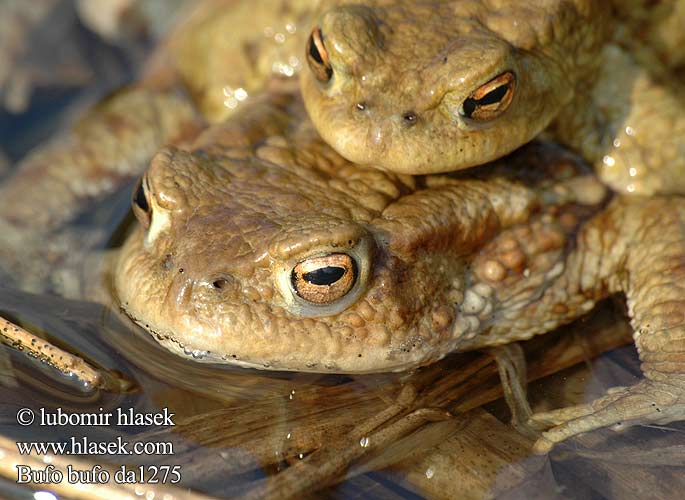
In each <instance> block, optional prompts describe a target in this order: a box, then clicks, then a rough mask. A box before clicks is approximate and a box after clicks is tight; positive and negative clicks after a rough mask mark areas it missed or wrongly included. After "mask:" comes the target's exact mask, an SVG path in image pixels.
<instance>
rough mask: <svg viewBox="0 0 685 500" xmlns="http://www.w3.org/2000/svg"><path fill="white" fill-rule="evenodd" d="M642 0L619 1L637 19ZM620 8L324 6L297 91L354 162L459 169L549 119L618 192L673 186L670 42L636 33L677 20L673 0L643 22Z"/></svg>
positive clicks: (679, 169)
mask: <svg viewBox="0 0 685 500" xmlns="http://www.w3.org/2000/svg"><path fill="white" fill-rule="evenodd" d="M624 3H625V2H624ZM641 3H643V2H631V4H630V5H631V6H632V8H634V10H635V16H636V17H638V16H639V15H640V12H642V13H644V11H643V10H639V7H641ZM629 10H630V7H628V6H626V5H623V4H621V3H620V2H618V3H617V6H615V7H614V6H612V4H611V2H606V1H597V0H556V1H549V2H543V3H542V4H540V3H537V4H535V6H534V7H533V6H531V5H529V4H526V3H524V2H520V1H516V0H511V1H488V0H445V1H430V2H421V3H416V2H413V1H410V0H394V1H391V2H387V1H375V0H369V1H365V2H362V3H361V4H358V3H354V2H338V5H336V6H334V7H331V6H330V4H326V6H325V10H324V12H323V13H322V14H321V15H319V16H318V21H317V24H316V27H315V28H314V30H313V32H312V34H311V37H310V40H309V42H308V46H307V47H308V48H307V63H308V71H307V70H305V71H303V73H302V77H301V86H302V93H303V96H304V98H305V102H306V104H307V109H308V112H309V114H310V116H311V119H312V120H313V122H314V124H315V126H316V128H317V130H318V131H319V132H320V133H321V135H322V136H323V137H324V139H325V140H326V141H327V142H328V143H329V144H331V146H333V147H334V148H335V149H336V150H337V151H338V152H339V153H340V154H342V155H343V156H344V157H346V158H347V159H349V160H350V161H353V162H355V163H358V164H363V165H370V166H374V167H377V168H381V169H384V170H388V171H392V172H398V173H406V174H427V173H438V172H448V171H453V170H460V169H464V168H468V167H472V166H474V165H480V164H483V163H485V162H487V161H490V160H493V159H496V158H499V157H501V156H503V155H505V154H507V153H509V152H511V151H513V150H514V149H516V148H518V147H520V146H521V145H522V144H524V143H526V142H528V141H530V140H531V139H532V138H533V137H535V136H537V135H538V134H540V133H541V132H542V131H543V130H547V131H548V132H549V133H551V134H552V135H553V136H554V137H555V138H556V139H558V140H559V141H561V142H563V143H564V144H566V145H568V146H569V147H571V148H572V149H575V150H576V151H578V152H580V153H581V154H582V155H583V156H584V157H585V158H587V159H588V160H589V161H590V162H591V163H593V164H594V166H595V169H596V171H597V173H598V175H599V177H600V178H601V179H602V180H603V181H604V182H605V183H607V184H608V185H609V186H611V187H612V188H613V189H614V190H616V191H617V192H620V193H623V194H645V195H650V194H655V193H683V192H685V155H683V151H685V101H684V100H683V98H682V95H683V88H682V85H683V83H682V81H681V80H678V79H677V78H676V77H675V76H674V75H672V74H671V73H670V72H669V69H668V65H669V64H671V65H677V64H679V63H680V59H678V58H677V57H674V56H675V55H676V54H680V52H681V49H680V48H678V46H677V45H672V46H671V48H670V49H668V48H667V47H668V45H667V44H666V43H665V42H664V43H662V44H661V45H660V44H659V43H657V42H654V43H653V45H652V46H648V45H647V43H645V37H647V39H648V40H649V39H650V38H649V37H650V34H651V35H654V32H655V29H654V26H657V25H658V26H663V27H662V32H663V34H664V36H665V38H668V37H669V36H670V37H672V34H671V33H677V32H679V31H682V30H680V29H678V28H674V26H670V28H669V25H668V23H666V22H665V21H663V19H668V21H669V22H672V21H675V20H677V19H680V20H681V21H683V22H685V9H683V8H681V7H679V6H677V5H676V3H674V2H666V3H665V4H664V5H662V6H660V8H659V9H655V10H654V11H653V12H654V14H653V15H654V17H655V19H653V20H652V21H653V22H654V24H653V25H650V24H649V23H648V22H646V21H644V19H642V20H643V24H639V23H637V21H636V20H631V19H630V17H628V18H627V19H626V15H627V14H628V12H629ZM657 12H658V13H657ZM657 17H658V18H659V20H657V19H656V18H657ZM631 21H634V22H633V23H631ZM660 23H661V24H660ZM650 26H651V27H652V31H649V27H650ZM642 29H647V33H648V34H645V32H643V31H637V30H642ZM633 30H635V31H633ZM666 30H670V31H668V32H667V31H666ZM664 52H666V53H664ZM658 56H659V57H658Z"/></svg>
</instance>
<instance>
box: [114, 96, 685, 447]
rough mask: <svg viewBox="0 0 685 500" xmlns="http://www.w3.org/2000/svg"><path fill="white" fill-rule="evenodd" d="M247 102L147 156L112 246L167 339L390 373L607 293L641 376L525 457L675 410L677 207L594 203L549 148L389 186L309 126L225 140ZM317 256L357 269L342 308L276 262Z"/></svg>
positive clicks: (317, 365) (519, 333)
mask: <svg viewBox="0 0 685 500" xmlns="http://www.w3.org/2000/svg"><path fill="white" fill-rule="evenodd" d="M263 109H265V111H264V115H261V116H260V112H257V111H253V112H252V114H251V115H250V116H249V119H247V120H245V121H243V122H241V120H240V119H237V120H235V121H234V122H233V124H232V125H231V127H230V129H229V130H228V132H227V135H226V136H224V135H223V133H222V132H223V131H222V129H218V130H217V129H215V130H213V131H212V132H211V134H210V135H209V136H205V138H204V139H200V141H199V143H198V145H197V150H196V151H195V152H194V153H187V152H183V151H180V150H174V149H170V150H165V151H163V152H161V153H160V154H158V155H157V157H156V158H155V160H154V161H153V164H152V166H151V168H150V170H149V171H148V173H147V174H146V180H145V186H146V192H147V200H148V201H147V204H148V205H149V206H150V207H151V223H150V225H149V228H148V229H143V228H142V227H139V228H137V229H136V231H135V232H134V233H132V234H131V235H130V237H129V239H128V241H127V242H126V244H125V245H124V247H123V249H122V251H121V255H120V259H119V262H118V265H117V269H116V272H115V276H116V278H115V280H116V282H115V287H116V291H117V294H118V296H119V300H120V302H121V305H122V307H123V309H124V310H125V311H126V312H127V313H128V314H129V315H130V316H131V317H132V318H134V319H135V321H137V322H138V323H139V324H141V325H142V326H144V327H145V328H147V329H148V330H149V331H150V332H151V333H152V334H153V335H155V336H156V337H157V339H158V340H159V341H160V342H161V343H162V344H164V345H165V346H166V347H167V348H169V349H171V350H172V351H175V352H176V353H178V354H181V355H183V354H185V355H192V356H194V357H195V358H197V359H199V360H201V361H209V362H217V361H219V362H226V363H231V364H238V365H241V366H250V367H257V368H268V369H285V370H304V371H328V372H374V371H386V370H403V369H410V368H413V367H416V366H419V365H422V364H426V363H430V362H432V361H435V360H436V359H439V358H441V357H442V356H444V355H446V354H447V353H449V352H451V351H453V350H466V349H476V348H481V347H485V346H492V345H499V344H504V343H508V342H512V341H515V340H521V339H526V338H529V337H531V336H533V335H536V334H540V333H544V332H546V331H549V330H551V329H553V328H554V327H556V326H558V325H560V324H562V323H565V322H568V321H570V320H571V319H573V318H575V317H577V316H579V315H581V314H583V313H585V312H587V311H588V310H590V309H591V308H592V307H593V306H594V304H595V303H596V302H597V301H598V300H599V299H601V298H602V297H605V296H607V295H608V294H611V293H614V292H621V291H622V292H624V293H625V294H626V296H627V298H628V304H629V310H630V314H631V316H632V320H633V325H634V328H635V332H636V334H635V341H636V344H637V346H638V349H639V351H640V354H641V356H642V360H643V369H644V372H645V377H646V378H645V380H644V381H643V382H641V383H640V384H638V385H636V386H634V387H631V388H627V389H621V390H619V391H618V392H612V393H611V395H609V396H607V397H605V398H601V399H599V400H597V401H596V402H595V403H593V404H592V405H588V406H581V407H578V408H571V409H564V410H560V411H558V412H553V413H552V414H549V415H539V416H537V417H535V418H537V420H538V422H543V423H547V424H550V425H554V426H555V427H554V428H552V429H551V430H549V431H548V432H547V433H545V434H544V437H543V439H542V440H541V441H540V442H539V443H538V446H537V449H538V450H539V451H546V450H547V449H549V447H550V446H551V445H552V444H553V443H556V442H558V441H561V440H563V439H566V438H567V437H570V436H572V435H575V434H577V433H579V432H584V431H587V430H591V429H594V428H597V427H603V426H607V425H613V424H616V423H618V422H621V423H622V424H623V425H631V424H638V423H648V422H660V423H663V422H667V421H672V420H677V419H682V418H684V417H685V406H684V401H685V399H684V397H685V390H684V389H683V386H684V385H685V376H684V375H683V371H684V368H683V363H682V356H683V354H682V353H683V352H685V344H683V339H684V338H685V334H684V333H683V332H684V331H685V330H683V324H684V321H685V320H684V318H683V315H682V313H681V311H680V309H681V308H682V304H683V300H685V290H683V287H682V286H681V285H680V283H681V282H683V278H685V276H681V275H682V274H683V269H684V266H683V262H684V261H685V236H683V232H682V227H683V222H685V200H682V199H680V198H671V199H669V198H661V197H656V198H653V199H643V198H638V197H635V198H629V199H627V198H618V199H616V200H615V201H613V202H612V203H611V204H610V205H609V206H608V207H606V208H602V205H601V203H600V200H602V199H603V197H604V194H605V191H604V190H603V189H602V188H601V186H599V185H598V183H597V182H596V181H595V180H594V179H592V178H588V176H583V175H579V173H578V165H577V164H574V163H573V162H572V161H571V160H569V159H568V157H564V156H561V157H559V153H558V152H556V153H555V154H542V156H537V160H536V159H535V158H536V157H535V156H533V158H532V159H531V157H530V156H520V157H518V158H519V159H518V160H516V159H509V160H507V163H508V164H507V165H504V166H501V165H500V166H499V167H496V166H495V167H492V166H489V168H488V169H487V171H488V172H489V173H488V174H487V175H488V177H483V178H463V179H459V178H454V177H438V176H429V177H425V178H413V179H412V178H403V177H396V176H394V175H392V174H387V173H383V172H380V171H377V170H365V169H362V168H360V167H357V166H355V165H352V164H350V163H349V162H346V161H345V160H343V159H342V158H341V157H340V156H338V155H337V154H335V153H334V152H332V151H331V150H330V149H328V148H327V147H326V146H325V145H324V144H322V143H321V140H320V139H318V138H317V137H315V136H314V135H313V134H312V131H311V129H310V128H309V126H308V125H307V124H306V123H305V124H304V125H303V126H302V127H300V128H298V129H296V130H288V124H287V120H282V119H283V118H285V116H284V115H282V112H280V111H279V112H276V115H275V116H276V122H277V123H280V124H281V125H282V126H283V133H284V134H285V135H284V136H283V135H277V136H271V137H266V136H265V137H263V138H261V140H259V141H258V142H256V143H255V144H256V145H252V146H243V147H237V148H236V147H231V145H232V144H235V142H236V138H238V137H239V136H240V133H239V132H240V127H241V126H242V125H241V123H246V125H245V126H246V128H248V129H250V130H255V129H256V128H258V127H255V124H256V123H259V122H260V120H264V121H265V122H269V123H272V122H273V121H274V120H273V116H274V115H273V112H272V111H269V109H268V107H267V108H263ZM291 112H292V111H291ZM538 154H540V153H538ZM522 155H524V153H522ZM555 155H556V156H555ZM526 166H527V167H528V168H527V169H526V168H525V167H526ZM522 167H523V168H522ZM526 170H527V171H528V173H527V174H525V175H526V177H524V178H520V176H521V172H524V173H525V172H526ZM530 171H535V172H536V174H530ZM535 175H539V176H540V177H541V178H543V179H546V180H544V181H542V180H540V178H537V177H535ZM517 176H518V177H517ZM139 215H140V213H139ZM141 219H142V220H143V221H144V222H145V223H146V224H147V223H148V221H149V219H147V216H145V215H141ZM330 253H347V254H348V255H351V256H353V257H354V258H355V259H356V261H357V266H358V269H359V278H358V279H357V282H356V284H355V285H354V287H353V288H352V289H351V291H350V292H349V293H348V294H347V295H344V296H343V297H342V298H340V299H338V300H335V301H332V302H331V303H329V304H327V305H325V306H322V305H316V304H312V303H307V302H306V301H305V300H304V299H301V298H299V297H298V296H297V295H296V294H295V293H294V292H293V289H292V287H291V285H290V283H291V281H290V280H291V270H292V269H293V268H294V267H295V266H296V265H297V264H298V262H302V261H304V260H306V259H308V258H311V257H318V256H323V255H327V254H330Z"/></svg>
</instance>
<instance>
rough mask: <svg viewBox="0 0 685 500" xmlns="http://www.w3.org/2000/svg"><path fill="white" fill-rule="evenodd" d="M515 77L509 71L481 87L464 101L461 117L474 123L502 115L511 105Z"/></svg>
mask: <svg viewBox="0 0 685 500" xmlns="http://www.w3.org/2000/svg"><path fill="white" fill-rule="evenodd" d="M515 87H516V76H514V73H512V72H511V71H507V72H506V73H502V74H501V75H499V76H498V77H497V78H494V79H492V80H490V81H489V82H488V83H486V84H485V85H482V86H481V87H479V88H478V89H476V91H475V92H473V93H472V94H471V95H470V96H469V97H467V98H466V100H464V103H463V104H462V106H461V115H462V116H465V117H466V118H470V119H472V120H476V121H487V120H492V119H493V118H496V117H498V116H499V115H500V114H502V113H504V111H506V109H507V108H508V107H509V104H511V100H512V99H513V97H514V88H515Z"/></svg>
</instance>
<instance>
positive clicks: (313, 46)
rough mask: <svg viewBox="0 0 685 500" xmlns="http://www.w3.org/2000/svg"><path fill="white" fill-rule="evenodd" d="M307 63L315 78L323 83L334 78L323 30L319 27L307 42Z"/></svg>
mask: <svg viewBox="0 0 685 500" xmlns="http://www.w3.org/2000/svg"><path fill="white" fill-rule="evenodd" d="M307 63H308V64H309V69H311V70H312V73H314V77H315V78H316V79H317V80H319V81H320V82H321V83H328V82H329V81H330V80H331V77H332V76H333V68H332V67H331V61H330V59H329V58H328V52H327V51H326V47H325V46H324V44H323V35H322V34H321V29H320V28H319V27H318V26H317V27H316V28H314V31H312V34H311V35H310V36H309V40H308V41H307Z"/></svg>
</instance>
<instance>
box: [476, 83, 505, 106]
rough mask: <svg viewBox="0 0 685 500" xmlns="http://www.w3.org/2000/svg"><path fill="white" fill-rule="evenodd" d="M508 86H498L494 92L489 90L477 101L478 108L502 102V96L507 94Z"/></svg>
mask: <svg viewBox="0 0 685 500" xmlns="http://www.w3.org/2000/svg"><path fill="white" fill-rule="evenodd" d="M508 89H509V85H500V86H499V87H497V88H496V89H495V90H491V91H490V92H488V93H487V94H485V95H484V96H483V97H481V98H480V99H478V100H477V101H476V102H477V103H478V105H479V106H487V105H488V104H495V103H498V102H500V101H501V100H502V98H503V97H504V95H505V94H506V93H507V90H508Z"/></svg>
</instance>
